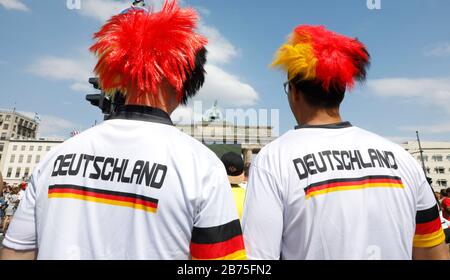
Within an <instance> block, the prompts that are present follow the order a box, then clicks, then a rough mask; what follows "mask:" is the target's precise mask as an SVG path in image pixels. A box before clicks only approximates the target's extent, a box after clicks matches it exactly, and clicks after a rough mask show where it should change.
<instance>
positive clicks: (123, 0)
mask: <svg viewBox="0 0 450 280" xmlns="http://www.w3.org/2000/svg"><path fill="white" fill-rule="evenodd" d="M163 2H164V1H163V0H147V1H146V3H147V5H148V6H149V8H150V9H154V10H160V9H161V7H162V3H163ZM131 3H132V2H131V1H129V0H85V1H83V2H82V4H81V9H80V10H79V12H80V13H81V14H82V15H84V16H87V17H90V18H93V19H96V20H98V21H100V22H102V23H103V22H106V21H107V20H108V19H110V18H111V16H113V15H117V14H119V13H120V12H121V11H123V10H125V9H127V8H129V7H130V6H131Z"/></svg>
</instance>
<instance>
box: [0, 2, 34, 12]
mask: <svg viewBox="0 0 450 280" xmlns="http://www.w3.org/2000/svg"><path fill="white" fill-rule="evenodd" d="M0 5H2V6H3V7H4V8H5V9H7V10H16V11H22V12H29V11H31V10H30V8H29V7H28V6H27V5H25V4H24V3H22V2H21V1H20V0H0Z"/></svg>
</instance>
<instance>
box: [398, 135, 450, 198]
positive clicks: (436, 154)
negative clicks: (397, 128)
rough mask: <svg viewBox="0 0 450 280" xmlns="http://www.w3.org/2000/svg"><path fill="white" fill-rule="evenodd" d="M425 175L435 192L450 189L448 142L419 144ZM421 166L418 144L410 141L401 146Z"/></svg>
mask: <svg viewBox="0 0 450 280" xmlns="http://www.w3.org/2000/svg"><path fill="white" fill-rule="evenodd" d="M421 146H422V150H423V161H424V164H425V169H426V174H427V176H428V177H430V178H431V179H432V180H433V184H432V185H433V188H434V189H435V190H436V191H440V190H441V189H446V188H449V187H450V142H421ZM402 147H403V148H404V149H405V150H407V151H408V152H409V153H410V154H411V155H412V156H413V157H414V158H415V159H416V160H417V161H418V162H419V163H420V165H421V166H422V159H421V155H420V149H419V144H418V142H417V141H411V142H407V143H404V144H402Z"/></svg>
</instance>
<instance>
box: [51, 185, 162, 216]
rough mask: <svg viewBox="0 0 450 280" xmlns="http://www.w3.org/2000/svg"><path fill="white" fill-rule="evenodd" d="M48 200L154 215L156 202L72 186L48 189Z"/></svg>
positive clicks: (128, 195)
mask: <svg viewBox="0 0 450 280" xmlns="http://www.w3.org/2000/svg"><path fill="white" fill-rule="evenodd" d="M48 198H50V199H65V198H66V199H76V200H84V201H89V202H96V203H102V204H109V205H115V206H121V207H129V208H134V209H138V210H143V211H147V212H151V213H156V211H157V209H158V200H157V199H154V198H150V197H146V196H141V195H137V194H133V193H124V192H115V191H110V190H100V189H93V188H87V187H81V186H74V185H54V186H50V187H49V188H48Z"/></svg>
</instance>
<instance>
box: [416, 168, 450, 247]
mask: <svg viewBox="0 0 450 280" xmlns="http://www.w3.org/2000/svg"><path fill="white" fill-rule="evenodd" d="M420 175H421V176H420V178H421V180H420V184H419V189H418V201H417V213H416V232H415V235H414V244H413V247H416V248H431V247H435V246H437V245H439V244H441V243H443V242H444V241H445V234H444V231H443V230H442V226H441V219H440V215H439V207H438V205H437V202H436V198H435V196H434V193H433V191H432V189H431V187H430V185H429V184H428V182H427V180H426V178H425V176H424V175H423V174H422V172H421V173H420Z"/></svg>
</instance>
